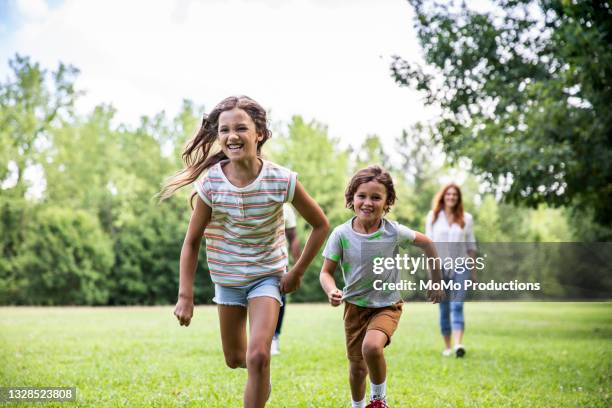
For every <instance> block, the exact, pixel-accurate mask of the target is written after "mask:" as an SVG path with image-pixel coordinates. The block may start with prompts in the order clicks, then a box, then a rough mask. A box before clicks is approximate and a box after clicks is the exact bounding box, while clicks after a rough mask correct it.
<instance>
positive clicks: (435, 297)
mask: <svg viewBox="0 0 612 408" xmlns="http://www.w3.org/2000/svg"><path fill="white" fill-rule="evenodd" d="M415 235H416V236H415V238H414V244H415V245H416V246H418V247H419V248H421V249H423V251H424V252H425V255H426V256H427V259H435V260H436V261H435V262H434V263H433V265H429V262H428V265H427V271H428V272H429V279H430V280H431V281H432V282H433V283H439V282H441V281H442V272H441V270H440V265H439V264H440V262H439V257H438V251H436V246H435V245H434V243H433V241H432V240H431V239H430V238H429V237H427V236H426V235H423V234H421V233H420V232H415ZM427 296H428V297H429V299H430V300H431V301H432V302H433V303H439V302H441V301H442V300H443V298H444V291H443V290H442V289H439V290H432V291H427Z"/></svg>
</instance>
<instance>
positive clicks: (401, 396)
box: [0, 303, 612, 408]
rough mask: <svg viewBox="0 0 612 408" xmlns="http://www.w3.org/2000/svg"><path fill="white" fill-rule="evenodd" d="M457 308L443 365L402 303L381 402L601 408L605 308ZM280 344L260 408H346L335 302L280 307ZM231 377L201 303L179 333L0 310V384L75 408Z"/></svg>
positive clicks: (168, 396)
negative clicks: (461, 330) (49, 389)
mask: <svg viewBox="0 0 612 408" xmlns="http://www.w3.org/2000/svg"><path fill="white" fill-rule="evenodd" d="M465 309H466V321H467V332H466V333H467V334H466V338H465V344H466V345H467V349H468V354H467V357H466V358H465V359H462V360H460V359H455V358H447V359H444V358H442V357H441V355H440V351H441V339H440V336H439V334H438V333H439V332H438V324H437V316H438V314H437V306H434V305H429V304H424V303H418V304H415V303H409V304H406V305H405V307H404V314H403V316H402V320H401V322H400V326H399V329H398V331H397V332H396V334H395V336H394V337H393V343H392V344H391V346H389V347H388V348H387V349H386V352H385V355H386V359H387V364H388V379H387V383H388V393H389V403H390V406H391V407H394V408H397V407H402V408H403V407H413V406H414V407H417V406H423V407H432V406H451V407H464V406H469V407H471V406H474V407H482V406H542V407H552V406H577V407H583V406H601V407H608V406H610V405H611V404H612V401H611V397H610V392H611V390H610V383H611V381H610V380H611V378H610V373H611V372H612V370H611V368H612V367H611V362H612V342H611V340H612V313H611V311H612V303H468V304H466V306H465ZM281 350H282V353H281V355H280V356H278V357H274V358H273V360H272V383H273V392H272V398H271V400H270V402H269V404H268V406H269V407H334V408H336V407H346V406H349V405H348V403H349V388H348V382H347V362H346V359H345V352H344V334H343V325H342V309H341V308H335V309H334V308H331V307H330V306H327V305H312V304H310V305H298V304H290V305H289V307H288V310H287V315H286V320H285V326H284V330H283V336H282V337H281ZM245 380H246V372H245V370H230V369H229V368H226V367H225V364H224V359H223V354H222V351H221V345H220V339H219V329H218V318H217V314H216V309H215V308H214V307H211V306H205V307H198V308H197V309H196V312H195V316H194V320H193V322H192V324H191V326H190V327H189V328H183V327H180V326H179V325H178V324H177V322H176V321H175V319H174V316H173V315H172V307H171V306H168V307H128V308H70V307H67V308H13V307H5V308H0V386H76V387H77V394H78V399H77V403H78V406H84V407H99V406H117V407H120V406H121V407H123V406H137V407H139V406H142V407H149V406H153V407H162V406H164V407H165V406H193V407H196V406H210V407H241V406H242V402H241V400H242V390H243V386H244V383H245ZM56 405H58V406H59V405H60V404H56ZM69 405H70V404H67V403H64V404H63V405H62V406H69ZM73 405H74V404H73ZM11 406H12V405H11Z"/></svg>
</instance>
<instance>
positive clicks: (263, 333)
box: [244, 296, 280, 408]
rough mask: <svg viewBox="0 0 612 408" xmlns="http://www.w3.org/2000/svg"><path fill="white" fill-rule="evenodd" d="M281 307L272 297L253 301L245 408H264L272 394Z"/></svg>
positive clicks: (251, 301) (250, 315) (262, 297)
mask: <svg viewBox="0 0 612 408" xmlns="http://www.w3.org/2000/svg"><path fill="white" fill-rule="evenodd" d="M279 307H280V304H279V303H278V301H277V300H276V299H274V298H272V297H268V296H261V297H256V298H254V299H251V300H249V344H248V347H247V357H246V365H247V370H248V379H247V384H246V388H245V390H244V407H245V408H261V407H264V406H265V405H266V400H267V399H268V394H269V393H270V344H271V343H272V336H274V329H275V328H276V322H277V320H278V309H279Z"/></svg>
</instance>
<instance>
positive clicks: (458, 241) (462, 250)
mask: <svg viewBox="0 0 612 408" xmlns="http://www.w3.org/2000/svg"><path fill="white" fill-rule="evenodd" d="M463 220H464V221H465V226H464V227H463V228H461V226H460V225H459V224H457V223H453V224H452V225H449V224H448V219H447V218H446V214H445V213H444V210H441V211H440V212H439V213H438V219H437V220H436V222H435V223H432V221H433V212H432V211H430V212H429V213H428V214H427V221H426V224H425V235H427V236H428V237H429V238H431V240H432V241H433V242H435V243H436V249H437V250H438V256H439V257H440V258H441V259H442V260H444V258H453V259H456V258H459V257H465V256H466V255H467V253H468V251H469V250H473V251H475V250H476V238H475V237H474V219H473V218H472V215H471V214H470V213H467V212H464V213H463Z"/></svg>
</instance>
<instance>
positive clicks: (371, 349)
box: [361, 341, 384, 360]
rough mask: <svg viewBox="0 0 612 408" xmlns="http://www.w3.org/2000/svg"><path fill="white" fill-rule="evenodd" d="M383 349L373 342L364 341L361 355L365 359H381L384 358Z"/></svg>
mask: <svg viewBox="0 0 612 408" xmlns="http://www.w3.org/2000/svg"><path fill="white" fill-rule="evenodd" d="M383 349H384V347H383V346H381V345H380V344H377V343H374V342H368V341H364V342H363V345H362V346H361V353H362V354H363V357H364V358H366V359H368V360H369V359H372V358H381V357H383V356H384V350H383Z"/></svg>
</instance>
